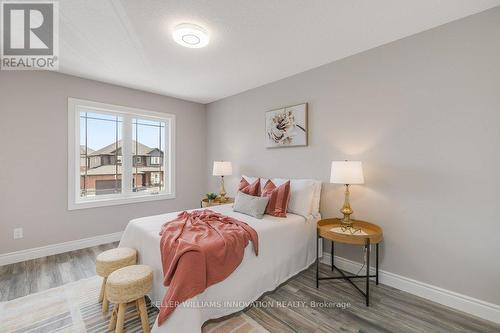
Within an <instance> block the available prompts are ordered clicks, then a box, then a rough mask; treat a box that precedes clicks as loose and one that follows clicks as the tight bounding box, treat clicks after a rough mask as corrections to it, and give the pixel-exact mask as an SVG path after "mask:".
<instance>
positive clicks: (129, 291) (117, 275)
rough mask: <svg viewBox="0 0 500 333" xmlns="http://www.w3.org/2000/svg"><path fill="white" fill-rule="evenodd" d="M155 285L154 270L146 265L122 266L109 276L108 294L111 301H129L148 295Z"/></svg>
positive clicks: (107, 283)
mask: <svg viewBox="0 0 500 333" xmlns="http://www.w3.org/2000/svg"><path fill="white" fill-rule="evenodd" d="M152 286H153V270H152V269H151V267H149V266H146V265H132V266H127V267H123V268H120V269H118V270H116V271H114V272H113V273H111V274H110V275H109V276H108V280H107V282H106V296H107V297H108V300H109V301H110V302H111V303H118V304H119V303H128V302H132V301H135V300H136V299H138V298H140V297H143V296H144V295H146V294H147V293H148V292H149V291H150V290H151V287H152Z"/></svg>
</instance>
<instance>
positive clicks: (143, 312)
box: [137, 297, 149, 333]
mask: <svg viewBox="0 0 500 333" xmlns="http://www.w3.org/2000/svg"><path fill="white" fill-rule="evenodd" d="M137 305H138V306H139V314H140V316H141V324H142V331H143V332H144V333H149V319H148V310H147V308H146V302H145V301H144V297H141V298H139V299H138V300H137Z"/></svg>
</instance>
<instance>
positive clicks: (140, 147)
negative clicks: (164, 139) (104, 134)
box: [89, 140, 157, 156]
mask: <svg viewBox="0 0 500 333" xmlns="http://www.w3.org/2000/svg"><path fill="white" fill-rule="evenodd" d="M117 144H118V149H120V148H121V147H122V140H119V141H118V142H117V143H112V144H110V145H107V146H106V147H104V148H101V149H99V150H96V151H94V152H93V153H92V154H89V155H91V156H97V155H114V154H115V151H116V146H117ZM133 144H134V148H133V151H134V153H135V154H134V155H147V154H149V153H150V152H151V151H153V150H155V149H157V148H150V147H148V146H146V145H144V144H142V143H140V142H137V141H135V140H134V141H133ZM136 147H137V151H136Z"/></svg>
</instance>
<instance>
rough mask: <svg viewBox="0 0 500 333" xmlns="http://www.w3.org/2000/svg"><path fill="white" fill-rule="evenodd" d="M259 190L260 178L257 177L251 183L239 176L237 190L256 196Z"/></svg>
mask: <svg viewBox="0 0 500 333" xmlns="http://www.w3.org/2000/svg"><path fill="white" fill-rule="evenodd" d="M259 190H260V178H257V179H256V180H255V181H254V182H253V183H252V184H250V183H248V182H247V180H246V179H245V178H241V180H240V186H239V187H238V191H241V192H243V193H245V194H248V195H253V196H254V197H255V196H258V195H259Z"/></svg>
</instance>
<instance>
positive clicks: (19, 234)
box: [14, 228, 23, 239]
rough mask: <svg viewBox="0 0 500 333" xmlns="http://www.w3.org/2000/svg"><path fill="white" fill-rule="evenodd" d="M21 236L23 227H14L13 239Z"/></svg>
mask: <svg viewBox="0 0 500 333" xmlns="http://www.w3.org/2000/svg"><path fill="white" fill-rule="evenodd" d="M20 238H23V228H15V229H14V239H20Z"/></svg>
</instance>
